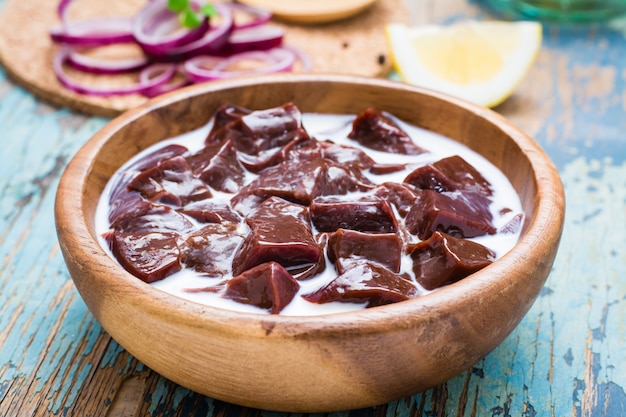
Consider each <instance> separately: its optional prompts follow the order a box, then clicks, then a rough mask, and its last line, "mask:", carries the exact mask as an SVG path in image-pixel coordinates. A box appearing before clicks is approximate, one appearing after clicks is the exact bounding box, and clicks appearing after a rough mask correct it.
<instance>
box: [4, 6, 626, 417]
mask: <svg viewBox="0 0 626 417" xmlns="http://www.w3.org/2000/svg"><path fill="white" fill-rule="evenodd" d="M411 2H412V3H411V4H412V9H413V13H412V18H413V21H414V22H415V23H416V24H424V23H442V22H449V21H453V20H459V19H463V18H468V17H470V18H480V19H482V18H489V17H491V16H490V15H489V14H488V12H486V11H485V10H484V9H483V8H481V7H480V4H478V3H474V2H470V3H466V2H463V1H457V0H445V1H444V0H430V1H429V0H411ZM2 3H3V2H2V0H0V7H2ZM0 13H1V9H0ZM625 36H626V23H624V22H622V23H620V22H615V24H614V25H613V27H612V28H603V27H599V26H597V25H592V26H583V27H577V28H563V27H554V26H547V27H546V28H545V36H544V44H543V48H542V51H541V53H540V55H539V58H538V61H537V63H536V65H535V66H534V67H533V69H532V71H531V73H530V74H529V76H528V77H527V78H526V80H525V81H524V83H523V84H522V85H521V86H520V88H519V89H518V90H517V92H516V93H515V95H514V96H513V97H512V98H510V99H509V100H508V101H507V102H505V103H504V104H503V105H501V106H500V107H498V108H497V109H496V111H498V112H500V113H501V114H503V115H505V116H506V117H508V118H509V119H511V120H512V121H513V122H514V123H515V124H517V125H518V126H519V127H521V128H522V129H523V130H525V131H526V132H528V133H529V134H530V135H532V136H534V137H535V138H536V139H537V140H538V141H539V143H540V144H541V145H542V146H543V147H544V148H545V149H546V150H547V152H548V153H549V154H550V155H551V157H552V158H553V160H554V161H555V163H556V164H557V166H558V168H559V171H560V173H561V175H562V180H563V183H564V185H565V190H566V196H567V214H566V221H565V230H564V234H563V239H562V243H561V247H560V250H559V254H558V255H557V259H556V262H555V264H554V269H553V271H552V273H551V275H550V277H549V279H548V282H547V284H546V286H545V288H544V291H543V293H542V295H541V296H540V297H539V299H538V300H537V302H536V303H535V305H534V306H533V308H532V309H531V311H530V312H529V314H528V315H527V316H526V318H525V319H524V320H523V321H522V323H521V324H520V326H519V327H518V328H517V329H516V330H515V331H514V332H513V333H512V334H511V335H510V337H508V338H507V339H506V340H505V341H504V342H503V343H502V344H501V345H500V346H499V347H498V348H496V349H495V350H494V351H493V352H492V353H491V354H490V355H488V356H487V357H486V358H484V359H483V360H482V361H480V362H479V363H477V364H476V365H475V366H474V367H473V369H471V370H469V371H467V372H465V373H463V374H462V375H460V376H458V377H456V378H454V379H452V380H450V381H448V382H447V383H445V384H442V385H441V386H438V387H436V388H435V389H432V390H430V391H428V392H425V393H423V394H418V395H415V396H413V397H410V398H406V399H403V400H401V401H397V402H394V403H391V404H386V405H382V406H379V407H376V408H371V409H366V410H356V411H352V412H346V413H333V414H331V416H333V417H335V416H336V417H339V416H347V415H351V416H356V415H359V416H360V415H365V416H367V415H370V416H424V417H426V416H458V417H469V416H521V417H534V416H594V417H595V416H622V415H626V394H625V392H624V387H626V361H625V360H624V358H626V326H625V325H624V322H625V320H624V319H625V318H626V233H625V232H626V40H625ZM106 121H107V119H103V118H97V117H85V116H82V115H79V114H75V113H72V112H70V111H68V110H65V109H58V108H53V107H50V106H48V105H46V104H43V103H41V102H39V101H38V100H36V99H35V98H34V97H33V96H32V95H31V94H30V93H28V92H27V91H24V90H23V89H21V88H20V87H17V86H15V85H14V84H13V83H12V82H11V81H10V80H7V78H6V75H5V73H4V71H3V70H2V69H0V147H1V148H0V149H1V150H0V416H20V417H22V416H49V415H52V416H151V417H155V416H189V415H197V416H205V415H206V416H237V415H246V416H261V415H262V416H276V417H279V416H282V415H283V414H280V413H269V412H261V411H259V410H250V409H244V408H242V407H238V406H234V405H231V404H226V403H223V402H220V401H215V400H212V399H210V398H206V397H202V396H199V395H197V394H194V393H193V392H190V391H188V390H186V389H184V388H182V387H180V386H178V385H175V384H173V383H171V382H169V381H167V380H165V379H164V378H161V377H160V376H159V375H157V374H155V373H153V372H152V371H150V370H149V369H147V368H146V367H145V366H144V365H142V364H141V363H139V362H138V361H137V360H135V359H134V358H133V357H132V356H131V355H129V354H128V353H127V352H125V351H124V350H123V349H122V348H120V347H119V345H118V344H117V343H116V342H115V341H113V340H111V339H110V337H109V336H108V335H107V334H106V333H104V332H103V331H102V330H101V327H100V326H99V325H98V323H97V322H96V321H95V320H94V319H93V317H92V316H91V314H90V313H89V312H88V310H87V309H86V307H85V305H84V303H83V302H82V300H81V299H80V297H79V295H78V293H77V292H76V290H75V288H74V286H73V284H72V282H71V280H70V278H69V275H68V273H67V270H66V268H65V264H64V262H63V259H62V257H61V254H60V251H59V248H58V244H57V241H56V235H55V229H54V219H53V203H54V197H55V192H56V186H57V183H58V179H59V176H60V174H61V172H62V170H63V168H64V167H65V165H66V164H67V162H68V160H69V158H71V156H72V155H73V154H74V153H75V152H76V151H77V150H78V148H79V147H80V146H81V145H82V144H83V143H84V142H85V141H86V140H87V139H88V138H89V136H90V135H92V134H93V133H94V132H96V131H97V130H98V129H99V128H101V127H102V126H103V125H104V124H105V123H106ZM277 395H280V393H277Z"/></svg>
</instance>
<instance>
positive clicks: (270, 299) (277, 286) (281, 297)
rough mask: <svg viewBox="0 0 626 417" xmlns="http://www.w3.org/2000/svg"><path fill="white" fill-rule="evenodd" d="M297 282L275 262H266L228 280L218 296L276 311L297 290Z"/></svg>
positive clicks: (276, 312) (284, 304) (289, 299)
mask: <svg viewBox="0 0 626 417" xmlns="http://www.w3.org/2000/svg"><path fill="white" fill-rule="evenodd" d="M299 288H300V285H299V284H298V281H296V280H295V279H294V278H293V277H292V276H291V274H290V273H289V272H288V271H287V270H286V269H285V268H283V267H282V265H280V264H279V263H277V262H267V263H263V264H261V265H258V266H256V267H254V268H252V269H249V270H247V271H245V272H243V273H241V274H240V275H238V276H236V277H234V278H232V279H230V280H229V281H228V283H227V284H226V291H225V292H224V294H223V295H222V296H223V297H224V298H229V299H232V300H235V301H237V302H240V303H243V304H250V305H254V306H256V307H259V308H262V309H264V310H268V311H269V312H270V313H272V314H278V313H280V311H281V310H282V309H283V308H285V307H286V306H287V305H288V304H289V303H290V302H291V300H292V299H293V297H294V296H295V295H296V293H297V292H298V289H299Z"/></svg>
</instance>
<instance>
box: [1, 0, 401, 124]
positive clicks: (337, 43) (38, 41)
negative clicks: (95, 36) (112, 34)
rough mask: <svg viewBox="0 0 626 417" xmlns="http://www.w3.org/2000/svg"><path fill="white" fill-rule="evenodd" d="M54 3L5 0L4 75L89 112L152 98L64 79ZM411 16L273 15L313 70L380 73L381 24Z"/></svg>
mask: <svg viewBox="0 0 626 417" xmlns="http://www.w3.org/2000/svg"><path fill="white" fill-rule="evenodd" d="M143 4H145V1H144V0H112V1H107V2H102V1H99V0H80V1H76V2H74V4H73V5H72V6H71V9H70V13H71V14H70V19H75V20H79V19H85V18H93V17H104V16H132V15H133V14H134V13H136V12H137V11H138V10H139V9H140V8H141V7H142V6H143ZM56 5H57V2H55V1H45V2H41V1H39V0H7V1H6V4H5V5H4V7H3V10H2V14H0V63H2V64H3V65H4V67H5V70H6V71H7V74H8V75H9V76H10V77H12V78H13V79H14V80H15V81H16V82H18V83H19V84H21V85H22V86H24V87H25V88H27V89H28V90H30V91H32V92H33V93H34V94H35V95H36V96H37V97H39V98H41V99H43V100H46V101H48V102H50V103H52V104H55V105H59V106H66V107H69V108H72V109H74V110H78V111H81V112H84V113H88V114H93V115H102V116H109V117H111V116H115V115H117V114H119V113H121V112H122V111H124V110H127V109H129V108H132V107H135V106H137V105H139V104H142V103H144V102H145V101H146V100H147V99H146V98H145V97H144V96H142V95H139V94H131V95H124V96H110V97H95V96H88V95H83V94H77V93H74V92H72V91H69V90H68V89H66V88H65V87H63V86H62V85H61V84H60V83H59V81H58V80H57V78H56V76H55V74H54V71H53V69H52V61H53V58H54V55H55V54H56V53H57V51H58V45H54V44H53V43H52V41H51V39H50V36H49V35H48V30H49V27H51V26H53V25H55V24H58V23H59V18H58V16H57V14H56ZM408 17H409V16H408V13H407V11H406V8H405V6H404V3H403V2H402V0H384V1H379V2H376V3H375V4H374V5H373V6H372V7H370V8H369V9H368V10H365V11H364V12H362V13H359V14H358V15H356V16H354V17H352V18H349V19H345V20H341V21H339V22H335V23H328V24H320V25H306V26H299V25H297V24H291V23H287V22H280V21H276V22H273V24H274V25H277V26H282V27H283V28H285V30H286V35H285V43H286V44H288V45H290V46H294V47H296V48H299V49H301V50H302V51H303V52H305V53H306V54H308V55H310V56H311V58H312V59H313V68H312V71H313V72H319V73H328V72H334V73H343V74H353V75H365V76H380V75H384V74H386V73H388V72H389V70H390V68H391V67H390V62H389V59H386V56H387V48H386V44H385V38H384V31H383V27H384V24H385V23H386V22H408ZM116 48H117V49H116ZM103 53H106V54H107V55H108V56H109V57H111V58H114V57H116V56H122V57H127V56H129V51H128V47H123V48H122V47H108V49H107V50H106V51H105V52H103ZM135 53H139V51H138V50H137V51H135ZM132 54H133V53H132V52H130V55H131V56H132ZM381 57H382V58H381ZM381 60H382V61H381ZM67 70H68V73H69V74H70V75H71V76H72V77H73V78H75V79H76V80H77V81H79V82H82V83H84V84H86V85H95V86H100V87H107V86H108V87H111V86H122V85H132V84H134V83H135V82H136V74H130V75H116V76H101V75H97V76H92V75H89V74H85V73H80V72H78V71H72V70H71V69H70V68H68V69H67Z"/></svg>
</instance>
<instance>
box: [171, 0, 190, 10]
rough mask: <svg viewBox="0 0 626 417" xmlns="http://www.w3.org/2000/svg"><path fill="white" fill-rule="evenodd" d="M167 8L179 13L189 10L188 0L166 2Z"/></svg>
mask: <svg viewBox="0 0 626 417" xmlns="http://www.w3.org/2000/svg"><path fill="white" fill-rule="evenodd" d="M167 8H168V9H170V10H171V11H173V12H176V13H180V12H182V11H184V10H185V9H188V8H189V0H167Z"/></svg>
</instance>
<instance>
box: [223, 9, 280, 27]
mask: <svg viewBox="0 0 626 417" xmlns="http://www.w3.org/2000/svg"><path fill="white" fill-rule="evenodd" d="M228 6H229V7H230V8H231V9H233V10H240V11H242V12H244V13H246V14H250V15H252V16H254V19H253V20H251V21H249V22H246V23H241V24H238V23H237V22H235V23H234V24H235V26H234V27H235V29H246V28H251V27H255V26H261V25H264V24H266V23H267V22H269V21H270V19H271V18H272V12H271V11H269V10H266V9H262V8H260V7H254V6H248V5H246V4H241V3H230V4H228Z"/></svg>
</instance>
